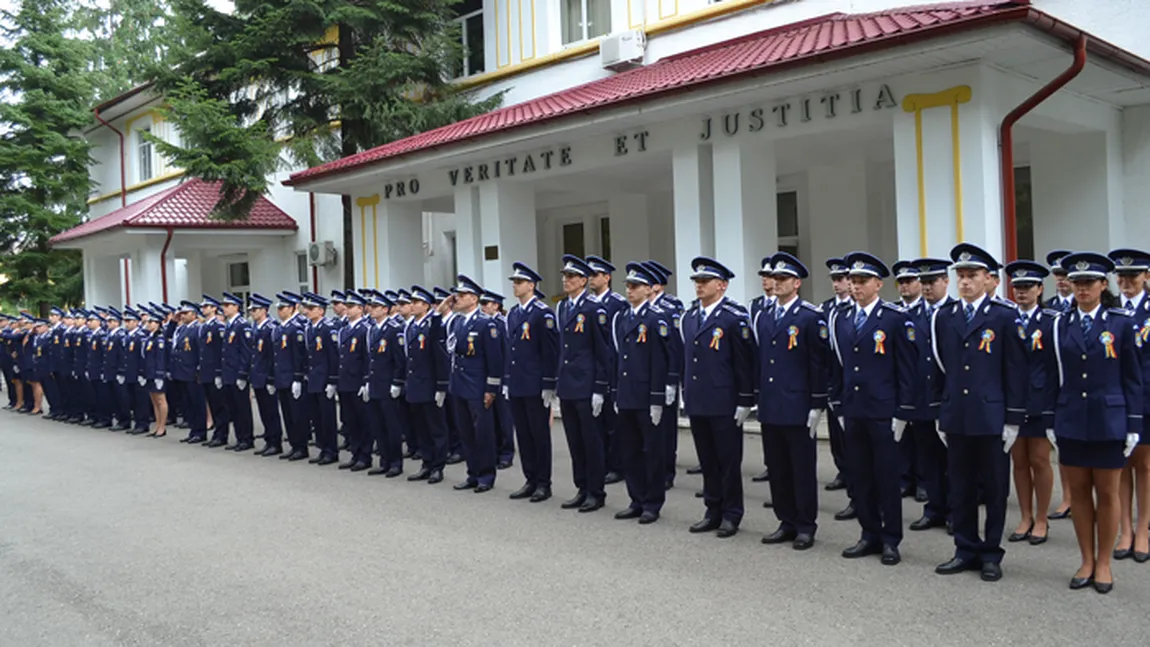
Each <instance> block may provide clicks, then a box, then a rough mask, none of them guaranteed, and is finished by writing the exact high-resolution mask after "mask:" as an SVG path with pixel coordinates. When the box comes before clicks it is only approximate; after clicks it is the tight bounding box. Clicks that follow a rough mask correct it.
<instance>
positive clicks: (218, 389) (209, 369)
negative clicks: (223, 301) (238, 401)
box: [198, 294, 231, 447]
mask: <svg viewBox="0 0 1150 647" xmlns="http://www.w3.org/2000/svg"><path fill="white" fill-rule="evenodd" d="M219 308H220V302H219V301H217V300H216V299H215V298H214V297H211V296H208V295H206V294H205V295H203V298H202V300H201V301H200V312H201V314H202V315H203V317H204V319H203V321H201V322H200V324H199V326H198V330H199V334H200V365H199V382H200V385H202V386H203V388H204V395H205V396H206V397H207V400H208V408H209V409H210V410H211V417H212V423H213V428H212V439H211V440H210V441H209V442H207V443H205V444H204V446H205V447H224V446H226V445H227V444H228V436H229V434H230V433H231V432H230V428H231V420H230V419H229V418H228V405H227V402H226V400H225V398H224V380H223V363H224V324H223V323H222V322H220V320H219V319H218V318H217V317H216V314H217V313H218V312H219Z"/></svg>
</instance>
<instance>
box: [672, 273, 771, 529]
mask: <svg viewBox="0 0 1150 647" xmlns="http://www.w3.org/2000/svg"><path fill="white" fill-rule="evenodd" d="M691 269H692V274H691V280H693V281H694V282H695V296H696V297H697V301H696V303H695V304H694V305H693V306H692V307H691V309H690V310H688V311H687V313H686V314H684V315H683V322H682V333H683V345H684V349H685V357H684V360H683V366H684V369H683V407H684V408H685V409H686V412H687V417H688V418H689V419H690V421H691V435H692V436H693V437H694V440H695V451H696V452H698V456H699V465H700V466H701V467H702V468H703V503H704V505H705V506H706V513H705V515H704V517H703V519H702V520H701V521H699V522H697V523H695V524H694V525H693V526H691V532H694V533H699V532H710V531H714V530H717V531H718V532H717V533H716V535H717V536H718V537H720V538H725V537H733V536H734V535H735V534H736V533H738V531H739V523H740V522H742V520H743V512H744V505H743V475H742V465H743V432H742V426H743V423H744V422H746V420H747V416H749V415H750V414H751V407H752V405H753V404H754V399H755V393H754V390H755V389H754V368H753V365H754V341H753V340H752V339H751V327H750V318H749V315H748V313H747V311H746V309H745V308H743V307H742V306H741V305H739V304H737V303H736V302H734V301H732V300H731V299H728V298H727V296H726V292H727V286H728V285H729V284H730V280H731V279H733V278H735V274H734V272H732V271H731V270H729V269H727V268H726V267H725V266H724V265H723V264H721V263H719V262H718V261H716V260H714V259H710V258H706V257H704V256H700V257H698V258H695V259H694V260H692V261H691Z"/></svg>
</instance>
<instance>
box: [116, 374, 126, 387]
mask: <svg viewBox="0 0 1150 647" xmlns="http://www.w3.org/2000/svg"><path fill="white" fill-rule="evenodd" d="M116 384H119V385H120V386H123V385H124V376H123V375H117V376H116Z"/></svg>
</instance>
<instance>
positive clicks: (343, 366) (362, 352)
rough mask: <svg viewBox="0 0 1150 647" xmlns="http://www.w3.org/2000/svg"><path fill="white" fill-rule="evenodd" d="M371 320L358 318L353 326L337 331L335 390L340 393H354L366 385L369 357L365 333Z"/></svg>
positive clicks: (369, 364) (369, 366)
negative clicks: (337, 362) (337, 347)
mask: <svg viewBox="0 0 1150 647" xmlns="http://www.w3.org/2000/svg"><path fill="white" fill-rule="evenodd" d="M370 321H371V320H370V319H368V318H367V317H360V318H359V319H358V320H357V321H356V322H355V323H354V324H353V323H351V322H348V323H347V325H345V326H344V327H342V328H340V329H339V379H338V380H337V381H336V390H338V391H339V392H340V393H355V392H356V391H359V389H360V388H361V387H362V386H363V385H364V384H367V375H368V371H369V370H370V369H371V357H370V356H369V354H368V350H369V349H368V341H367V332H368V327H369V326H370V324H369V323H368V322H370Z"/></svg>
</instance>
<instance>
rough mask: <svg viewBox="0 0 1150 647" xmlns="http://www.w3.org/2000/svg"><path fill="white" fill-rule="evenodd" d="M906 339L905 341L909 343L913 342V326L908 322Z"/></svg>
mask: <svg viewBox="0 0 1150 647" xmlns="http://www.w3.org/2000/svg"><path fill="white" fill-rule="evenodd" d="M906 338H907V341H911V342H913V341H914V340H915V331H914V324H912V323H911V322H909V321H908V322H906Z"/></svg>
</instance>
